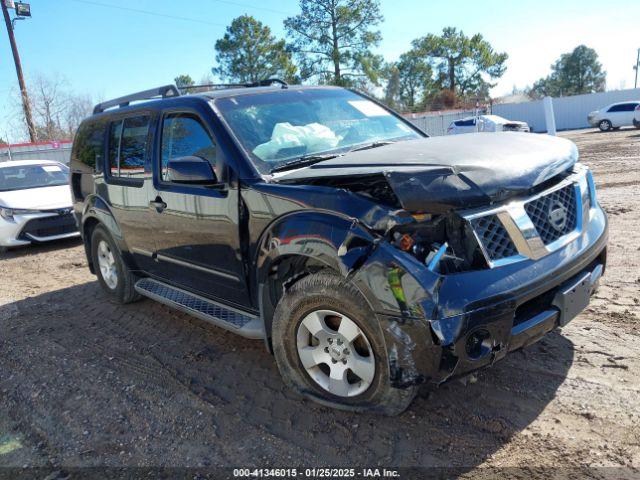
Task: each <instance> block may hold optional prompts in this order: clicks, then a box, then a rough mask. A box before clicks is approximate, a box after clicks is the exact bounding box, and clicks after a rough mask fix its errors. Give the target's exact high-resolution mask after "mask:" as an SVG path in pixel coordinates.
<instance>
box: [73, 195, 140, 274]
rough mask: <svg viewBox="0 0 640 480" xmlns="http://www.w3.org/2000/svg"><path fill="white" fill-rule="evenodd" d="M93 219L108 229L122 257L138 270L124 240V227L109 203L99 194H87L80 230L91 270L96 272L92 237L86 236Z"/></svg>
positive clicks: (128, 264) (132, 267) (132, 268)
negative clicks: (117, 219)
mask: <svg viewBox="0 0 640 480" xmlns="http://www.w3.org/2000/svg"><path fill="white" fill-rule="evenodd" d="M91 221H97V222H98V223H100V224H101V225H103V226H104V227H105V228H106V229H107V231H108V232H109V234H110V235H111V238H113V240H114V241H115V242H116V245H117V247H118V249H119V250H120V252H121V253H122V258H123V260H124V261H125V262H126V263H127V266H128V267H129V268H130V269H131V270H138V267H137V265H136V263H135V261H134V260H133V257H132V256H131V255H130V254H129V247H128V246H127V244H126V243H125V241H124V236H123V235H122V229H121V228H120V225H118V222H117V221H116V218H115V216H114V215H113V213H112V211H111V208H110V207H109V205H108V203H107V202H105V201H104V200H103V199H102V198H101V197H99V196H98V195H95V194H92V195H90V196H87V198H86V199H85V204H84V209H83V212H82V217H81V222H80V224H81V226H82V228H81V229H80V231H81V234H82V238H83V240H84V249H85V254H86V256H87V261H88V262H89V269H90V270H91V272H92V273H95V271H94V266H93V261H92V259H91V251H90V249H89V241H90V240H91V239H89V238H85V237H86V235H85V233H86V232H85V225H87V222H91Z"/></svg>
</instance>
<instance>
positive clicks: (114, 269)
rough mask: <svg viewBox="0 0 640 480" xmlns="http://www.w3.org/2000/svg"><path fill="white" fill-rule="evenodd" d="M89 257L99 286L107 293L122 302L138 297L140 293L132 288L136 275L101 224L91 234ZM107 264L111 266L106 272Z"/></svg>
mask: <svg viewBox="0 0 640 480" xmlns="http://www.w3.org/2000/svg"><path fill="white" fill-rule="evenodd" d="M100 257H102V260H101V258H100ZM105 258H106V259H107V260H106V263H105ZM91 259H92V260H93V265H94V267H95V270H96V276H97V277H98V281H99V282H100V286H101V287H102V289H103V290H104V291H105V292H106V293H107V294H108V295H110V296H111V297H112V298H114V299H115V300H117V301H118V302H119V303H122V304H125V303H131V302H135V301H136V300H139V299H140V295H139V294H138V293H137V292H136V291H135V289H134V285H135V283H136V280H137V277H136V276H135V275H134V274H133V273H131V271H130V270H129V268H128V267H127V265H126V264H125V263H124V261H123V260H122V254H121V253H120V250H119V249H118V247H117V246H116V243H115V242H114V241H113V239H112V238H111V235H110V234H109V232H108V231H107V229H106V228H104V227H103V226H102V225H98V226H97V227H96V228H95V229H94V230H93V233H92V235H91ZM109 265H110V266H111V268H110V269H109V272H107V271H105V267H107V266H109Z"/></svg>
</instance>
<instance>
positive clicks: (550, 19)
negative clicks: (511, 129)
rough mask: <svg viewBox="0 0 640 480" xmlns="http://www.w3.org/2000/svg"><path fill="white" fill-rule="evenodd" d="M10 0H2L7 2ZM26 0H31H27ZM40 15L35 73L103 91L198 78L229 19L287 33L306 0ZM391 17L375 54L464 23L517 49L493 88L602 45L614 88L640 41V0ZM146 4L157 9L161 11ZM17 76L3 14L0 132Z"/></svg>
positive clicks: (29, 34)
mask: <svg viewBox="0 0 640 480" xmlns="http://www.w3.org/2000/svg"><path fill="white" fill-rule="evenodd" d="M0 1H2V0H0ZM23 1H25V0H23ZM26 1H29V3H30V4H31V13H32V18H31V19H28V20H24V21H20V22H17V25H16V29H15V33H16V40H17V42H18V47H19V50H20V55H21V59H22V64H23V69H24V72H25V76H26V77H27V81H28V79H29V78H30V77H33V76H35V75H44V76H51V77H53V76H62V77H64V78H65V79H66V81H67V82H68V84H69V88H70V89H72V90H73V91H75V92H78V93H82V94H89V95H90V96H91V97H92V98H93V99H95V101H96V102H97V101H100V100H105V99H109V98H114V97H118V96H121V95H125V94H127V93H132V92H135V91H138V90H145V89H148V88H151V87H154V86H158V85H164V84H167V83H172V82H173V78H174V77H175V76H177V75H179V74H189V75H191V77H193V78H194V80H196V81H198V80H200V79H201V78H202V77H203V76H204V75H206V74H208V73H209V72H210V69H211V67H212V66H213V65H214V55H215V54H214V48H213V46H214V43H215V41H216V39H218V38H220V37H221V36H222V35H223V34H224V30H225V27H226V26H227V25H228V24H229V23H230V22H231V20H232V19H233V18H235V17H237V16H239V15H242V14H249V15H253V16H254V17H256V18H257V19H259V20H260V21H262V22H263V23H265V24H267V25H269V27H271V29H272V30H273V33H274V34H275V35H276V36H278V37H284V35H285V33H284V29H283V27H282V21H283V20H284V18H286V17H287V16H291V15H295V14H296V13H298V11H299V6H298V1H297V0H260V1H251V0H191V1H189V2H184V1H179V2H178V1H169V0H26ZM381 10H382V14H383V16H384V21H383V22H382V24H381V25H380V26H379V29H380V31H381V33H382V38H383V39H382V42H381V44H380V46H379V48H378V49H377V53H380V54H382V55H383V56H384V57H385V59H386V60H388V61H391V60H395V59H397V58H398V56H399V55H400V54H402V53H403V52H405V51H407V50H408V49H409V48H410V46H411V41H412V40H413V39H415V38H418V37H421V36H424V35H426V34H427V33H440V32H441V31H442V28H443V27H445V26H455V27H457V28H459V29H462V30H463V31H464V32H465V33H466V34H468V35H469V36H471V35H473V34H475V33H481V34H482V35H483V36H484V37H485V38H486V39H487V40H489V42H490V43H491V44H492V45H493V47H494V48H495V49H496V50H497V51H500V52H506V53H508V55H509V60H508V61H507V70H506V72H505V74H504V75H503V77H502V78H500V80H499V81H498V82H497V85H496V86H495V87H494V88H493V90H492V91H491V93H492V95H493V96H502V95H506V94H508V93H510V92H511V91H512V89H513V88H514V87H517V88H524V87H526V86H528V85H531V84H532V83H533V82H534V81H536V80H537V79H539V78H541V77H544V76H546V75H548V74H549V73H550V65H551V64H552V63H553V62H554V61H555V60H556V59H557V58H558V57H559V56H560V55H561V54H562V53H565V52H568V51H571V50H572V49H573V48H575V47H576V46H577V45H579V44H586V45H587V46H589V47H591V48H594V49H595V50H596V52H597V53H598V55H599V57H600V61H601V62H602V64H603V66H604V69H605V70H606V71H607V74H608V75H607V88H608V89H620V88H632V87H633V83H634V71H633V65H634V64H635V59H636V52H637V49H638V48H640V36H639V35H638V32H639V31H640V27H639V24H638V21H639V19H640V0H616V1H615V2H614V1H611V2H602V1H595V0H536V1H513V0H509V1H507V0H503V1H495V0H475V1H467V0H457V1H440V2H434V1H429V0H381ZM144 12H153V13H155V14H154V15H152V14H149V13H144ZM17 91H18V90H17V79H16V73H15V69H14V65H13V61H12V57H11V50H10V47H9V40H8V37H7V35H6V32H5V31H4V25H1V24H0V137H8V138H9V139H10V140H15V138H12V137H15V134H14V133H11V131H12V130H15V124H16V112H19V103H17V99H16V95H17Z"/></svg>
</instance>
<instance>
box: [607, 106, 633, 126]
mask: <svg viewBox="0 0 640 480" xmlns="http://www.w3.org/2000/svg"><path fill="white" fill-rule="evenodd" d="M637 105H638V102H628V103H618V104H617V105H613V106H611V107H610V108H609V110H608V111H607V117H608V119H609V120H610V121H611V124H612V125H613V126H614V127H624V126H627V125H632V124H633V114H634V110H635V108H636V106H637Z"/></svg>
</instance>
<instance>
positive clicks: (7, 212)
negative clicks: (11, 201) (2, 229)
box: [0, 207, 33, 220]
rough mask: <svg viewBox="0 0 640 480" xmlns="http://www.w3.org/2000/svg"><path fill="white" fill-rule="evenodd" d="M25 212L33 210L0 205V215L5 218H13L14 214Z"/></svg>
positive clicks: (23, 213)
mask: <svg viewBox="0 0 640 480" xmlns="http://www.w3.org/2000/svg"><path fill="white" fill-rule="evenodd" d="M27 213H33V210H27V209H24V208H7V207H0V217H2V218H4V219H5V220H13V216H14V215H25V214H27Z"/></svg>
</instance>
